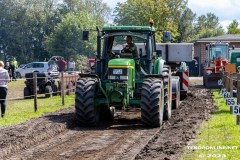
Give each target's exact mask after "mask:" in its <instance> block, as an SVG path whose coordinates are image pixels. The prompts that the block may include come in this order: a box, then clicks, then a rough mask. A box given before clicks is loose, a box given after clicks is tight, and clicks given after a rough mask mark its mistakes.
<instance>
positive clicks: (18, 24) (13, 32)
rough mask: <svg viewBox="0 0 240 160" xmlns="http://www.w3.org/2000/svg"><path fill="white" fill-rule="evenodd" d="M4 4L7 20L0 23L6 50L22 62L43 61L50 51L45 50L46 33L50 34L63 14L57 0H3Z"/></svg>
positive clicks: (4, 17) (4, 14)
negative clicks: (58, 9)
mask: <svg viewBox="0 0 240 160" xmlns="http://www.w3.org/2000/svg"><path fill="white" fill-rule="evenodd" d="M1 2H2V4H1V6H2V5H3V6H4V7H3V8H2V9H3V10H1V11H2V12H3V14H2V15H1V16H2V19H3V21H2V22H3V23H1V24H2V25H0V30H1V33H3V34H4V36H1V38H2V39H1V38H0V39H1V40H0V41H3V42H4V43H5V45H6V46H7V49H6V52H8V54H9V55H11V56H15V57H17V60H18V61H21V62H24V63H25V62H29V61H33V60H35V61H37V60H43V59H44V58H45V57H46V54H47V52H46V51H45V50H44V49H43V40H44V36H45V35H48V34H50V33H51V32H52V31H53V29H54V26H55V25H56V23H58V22H59V14H58V11H57V10H56V6H55V3H54V1H53V0H46V1H41V0H23V1H17V0H12V1H9V2H8V1H7V0H5V1H1Z"/></svg>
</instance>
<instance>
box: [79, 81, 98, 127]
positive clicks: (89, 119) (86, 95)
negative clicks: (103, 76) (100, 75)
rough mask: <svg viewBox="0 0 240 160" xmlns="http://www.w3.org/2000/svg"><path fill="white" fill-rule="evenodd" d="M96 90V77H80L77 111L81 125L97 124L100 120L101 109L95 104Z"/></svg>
mask: <svg viewBox="0 0 240 160" xmlns="http://www.w3.org/2000/svg"><path fill="white" fill-rule="evenodd" d="M96 90H97V79H96V78H91V77H88V78H80V79H79V80H78V81H77V87H76V98H75V112H76V119H77V122H78V124H80V125H81V126H96V125H97V124H98V122H99V110H98V109H97V108H96V107H95V106H94V96H95V94H96Z"/></svg>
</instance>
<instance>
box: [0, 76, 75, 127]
mask: <svg viewBox="0 0 240 160" xmlns="http://www.w3.org/2000/svg"><path fill="white" fill-rule="evenodd" d="M24 86H25V85H24V81H23V80H19V81H14V82H10V83H9V85H8V89H9V91H8V93H9V94H10V95H9V98H14V97H17V95H16V93H18V92H19V93H22V92H23V88H24ZM74 99H75V95H69V96H65V105H64V106H62V99H61V97H60V96H53V97H52V98H44V97H41V96H40V98H38V111H37V112H34V100H33V99H22V100H10V101H7V107H6V113H5V117H4V118H3V119H2V118H0V127H1V126H11V125H16V124H20V123H23V122H25V121H27V120H29V119H31V118H34V117H40V116H42V115H44V114H45V113H49V112H54V111H56V110H60V109H63V108H69V107H72V106H73V105H74V103H75V101H74Z"/></svg>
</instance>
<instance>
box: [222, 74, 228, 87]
mask: <svg viewBox="0 0 240 160" xmlns="http://www.w3.org/2000/svg"><path fill="white" fill-rule="evenodd" d="M223 77H224V88H225V89H226V90H227V91H228V78H227V77H228V72H224V75H223Z"/></svg>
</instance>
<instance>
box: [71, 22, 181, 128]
mask: <svg viewBox="0 0 240 160" xmlns="http://www.w3.org/2000/svg"><path fill="white" fill-rule="evenodd" d="M126 36H131V37H132V40H133V42H134V43H138V44H143V47H142V48H139V49H137V52H138V55H137V56H135V57H134V56H133V54H132V53H130V52H126V51H124V52H123V48H124V47H125V46H126V39H125V38H126ZM161 54H162V53H160V52H156V43H155V29H154V28H153V27H151V26H110V27H104V28H103V29H102V31H101V32H100V31H99V29H98V36H97V56H96V61H95V74H92V73H91V74H80V77H81V78H80V79H79V80H78V81H77V87H76V99H75V101H76V103H75V109H76V111H75V112H76V119H77V122H78V123H79V124H80V125H81V126H96V125H97V124H98V122H99V118H100V113H101V112H102V111H103V110H104V111H107V112H105V113H109V114H108V116H109V117H110V118H113V115H114V111H115V110H128V109H130V108H131V107H138V108H141V121H142V123H143V124H144V125H146V126H151V127H158V126H161V125H162V123H163V120H168V119H170V117H171V111H172V106H173V108H177V107H178V105H179V99H180V98H179V97H175V99H174V100H172V91H173V92H174V94H175V96H176V95H177V96H179V95H180V84H179V79H180V78H179V77H177V76H172V73H171V67H170V65H167V63H166V61H165V60H164V59H162V57H161ZM174 77H175V78H174ZM172 101H173V103H174V104H173V105H172ZM176 105H177V106H176ZM106 109H107V110H106ZM105 115H106V114H105Z"/></svg>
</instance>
